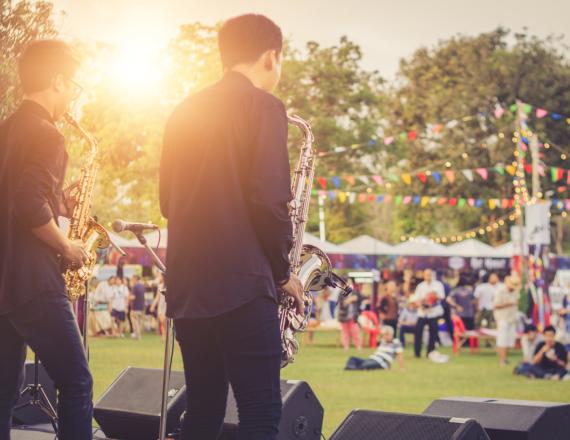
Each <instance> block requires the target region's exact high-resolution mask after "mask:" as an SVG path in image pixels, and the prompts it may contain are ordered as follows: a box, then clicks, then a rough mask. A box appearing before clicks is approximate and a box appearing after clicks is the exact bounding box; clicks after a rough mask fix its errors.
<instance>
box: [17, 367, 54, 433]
mask: <svg viewBox="0 0 570 440" xmlns="http://www.w3.org/2000/svg"><path fill="white" fill-rule="evenodd" d="M24 375H25V378H24V387H27V386H28V385H31V384H33V383H34V362H33V361H28V362H26V364H25V366H24ZM38 378H39V383H40V385H41V386H42V388H43V390H44V392H45V393H46V396H47V398H48V400H49V401H50V403H51V404H52V406H53V408H54V409H55V410H56V411H57V392H56V390H55V385H54V383H53V380H51V379H50V377H49V376H48V374H47V372H46V370H45V368H44V366H43V365H42V363H41V362H40V363H39V364H38ZM29 401H30V394H29V393H26V394H24V395H23V396H21V397H20V399H19V400H18V402H17V403H16V407H17V406H19V405H22V404H25V403H27V402H29ZM40 423H50V420H49V417H48V416H46V415H45V414H44V413H43V412H42V411H41V410H40V409H39V407H37V406H26V407H24V408H20V409H17V410H14V413H13V414H12V424H14V425H37V424H40Z"/></svg>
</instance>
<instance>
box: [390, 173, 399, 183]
mask: <svg viewBox="0 0 570 440" xmlns="http://www.w3.org/2000/svg"><path fill="white" fill-rule="evenodd" d="M388 179H390V180H391V181H393V182H397V181H398V175H397V174H392V173H390V174H388Z"/></svg>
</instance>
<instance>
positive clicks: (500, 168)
mask: <svg viewBox="0 0 570 440" xmlns="http://www.w3.org/2000/svg"><path fill="white" fill-rule="evenodd" d="M513 164H515V165H513ZM513 164H509V165H503V164H498V165H496V166H494V167H485V168H473V169H461V170H451V169H446V170H439V171H435V170H425V171H419V172H417V173H401V174H397V173H388V174H386V175H384V176H382V175H379V174H371V175H345V176H331V177H325V176H319V177H317V178H316V181H317V184H318V185H319V187H320V188H321V189H327V188H341V187H342V186H343V184H344V183H348V185H350V186H355V185H357V184H363V185H365V186H367V187H369V186H374V185H377V186H385V185H387V184H389V183H390V182H399V181H402V182H404V183H405V184H406V185H411V184H412V182H413V181H414V180H418V181H420V182H421V183H422V184H427V183H428V181H433V182H435V183H437V184H441V183H442V182H444V180H446V181H447V182H449V183H454V182H455V181H456V179H457V177H458V176H462V177H463V178H464V179H466V180H467V181H469V182H473V181H475V180H476V179H481V180H483V181H486V180H488V179H489V177H490V175H491V174H493V173H494V174H497V175H500V176H505V175H506V174H508V175H510V176H515V174H516V172H517V166H516V162H513ZM523 168H524V171H525V173H527V174H531V173H532V165H530V164H524V165H523ZM547 170H548V171H549V176H548V177H550V179H551V181H552V182H554V183H556V182H560V183H564V184H568V185H570V169H565V168H559V167H545V166H543V165H542V164H541V165H539V166H538V173H539V174H540V175H541V176H542V177H546V176H547Z"/></svg>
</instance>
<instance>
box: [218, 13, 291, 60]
mask: <svg viewBox="0 0 570 440" xmlns="http://www.w3.org/2000/svg"><path fill="white" fill-rule="evenodd" d="M218 47H219V49H220V55H221V57H222V65H223V66H224V68H226V69H229V68H231V67H233V66H235V65H236V64H239V63H252V62H254V61H255V60H257V59H258V58H259V57H260V56H261V55H262V54H263V53H264V52H266V51H268V50H275V51H277V53H279V52H281V51H282V50H283V34H282V33H281V28H280V27H279V26H277V25H276V24H275V23H274V22H273V21H271V20H270V19H269V18H267V17H266V16H265V15H261V14H245V15H239V16H237V17H234V18H230V19H229V20H227V21H226V22H225V23H224V24H223V25H222V27H221V28H220V31H219V32H218Z"/></svg>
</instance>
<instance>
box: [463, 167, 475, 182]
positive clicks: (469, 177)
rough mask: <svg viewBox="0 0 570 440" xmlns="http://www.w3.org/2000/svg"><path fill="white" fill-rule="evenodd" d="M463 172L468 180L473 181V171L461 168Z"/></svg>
mask: <svg viewBox="0 0 570 440" xmlns="http://www.w3.org/2000/svg"><path fill="white" fill-rule="evenodd" d="M461 172H462V173H463V175H464V176H465V178H466V179H467V180H469V182H473V171H471V170H461Z"/></svg>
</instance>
